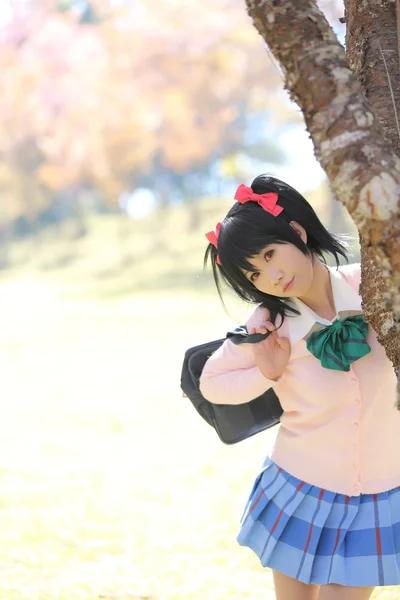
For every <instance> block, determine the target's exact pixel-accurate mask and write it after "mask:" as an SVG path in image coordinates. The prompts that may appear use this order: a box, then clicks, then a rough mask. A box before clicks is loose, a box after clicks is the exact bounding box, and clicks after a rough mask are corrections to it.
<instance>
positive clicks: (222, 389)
mask: <svg viewBox="0 0 400 600" xmlns="http://www.w3.org/2000/svg"><path fill="white" fill-rule="evenodd" d="M266 318H268V317H267V316H266V311H265V309H262V308H257V309H256V310H255V311H254V313H253V314H252V316H251V317H250V318H249V319H248V320H247V322H246V326H247V329H248V331H250V330H251V328H252V327H257V326H258V324H259V323H261V322H262V321H264V320H265V319H266ZM279 381H280V378H278V379H277V380H276V381H274V380H271V379H267V378H266V377H265V376H264V375H263V374H262V373H261V371H260V370H259V369H258V367H257V366H256V363H255V360H254V355H253V352H252V349H251V347H250V344H241V345H239V346H236V345H235V344H234V343H233V342H231V341H230V340H229V339H228V340H226V341H225V342H224V343H223V344H222V346H221V347H220V348H219V349H218V350H217V351H216V352H215V353H214V354H213V355H212V356H211V357H210V358H209V359H208V361H207V362H206V364H205V366H204V369H203V372H202V374H201V377H200V391H201V393H202V394H203V396H204V397H205V398H207V400H209V401H210V402H213V403H214V404H243V403H245V402H250V401H251V400H253V399H254V398H257V396H260V395H261V394H263V393H264V392H266V391H267V390H268V389H269V388H271V387H273V386H276V385H277V384H278V383H279Z"/></svg>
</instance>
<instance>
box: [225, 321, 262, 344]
mask: <svg viewBox="0 0 400 600" xmlns="http://www.w3.org/2000/svg"><path fill="white" fill-rule="evenodd" d="M271 333H272V331H267V333H249V332H248V331H247V327H246V325H239V326H238V327H236V328H235V329H232V330H231V331H228V333H227V334H226V338H227V339H229V340H231V342H233V343H234V344H236V345H237V346H238V345H239V344H257V343H258V342H262V340H266V339H267V337H268V336H269V335H271Z"/></svg>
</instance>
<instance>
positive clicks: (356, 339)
mask: <svg viewBox="0 0 400 600" xmlns="http://www.w3.org/2000/svg"><path fill="white" fill-rule="evenodd" d="M367 333H368V323H366V322H365V321H364V318H363V316H362V315H354V316H352V317H346V318H345V319H338V320H337V321H335V322H334V323H333V324H332V325H328V326H327V327H324V328H323V329H321V330H320V331H315V332H314V333H312V334H311V335H310V337H309V338H308V339H307V341H306V345H307V350H309V352H311V354H313V355H314V356H315V357H316V358H318V359H319V360H320V361H321V365H322V366H323V367H325V369H334V370H335V371H350V365H351V363H353V362H355V361H356V360H358V359H359V358H362V357H363V356H365V355H366V354H368V353H369V352H371V346H370V345H369V344H368V342H367V340H366V339H365V338H366V337H367Z"/></svg>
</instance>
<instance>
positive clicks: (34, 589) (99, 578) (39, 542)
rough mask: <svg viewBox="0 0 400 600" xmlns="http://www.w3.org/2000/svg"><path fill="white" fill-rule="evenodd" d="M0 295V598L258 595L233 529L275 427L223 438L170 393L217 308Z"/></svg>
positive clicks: (45, 290) (382, 594) (217, 599)
mask: <svg viewBox="0 0 400 600" xmlns="http://www.w3.org/2000/svg"><path fill="white" fill-rule="evenodd" d="M0 291H1V295H2V312H1V315H0V327H1V331H2V336H1V342H0V356H1V364H2V419H1V423H0V457H1V458H0V485H1V490H2V493H1V496H0V498H1V505H0V532H1V533H0V540H1V544H0V548H1V550H0V565H1V576H0V598H1V599H2V600H3V599H7V600H39V599H40V600H42V599H51V600H78V599H79V600H81V599H82V600H94V599H100V598H103V599H107V598H109V599H113V600H117V599H121V600H122V599H128V598H130V599H133V598H136V599H139V598H148V597H151V598H158V599H165V600H200V599H202V600H203V599H204V598H206V599H210V600H211V599H212V600H226V599H227V598H229V599H231V598H233V599H241V598H249V599H252V600H254V599H257V598H260V599H261V598H262V599H264V600H265V599H271V600H272V599H273V597H274V596H273V592H272V579H271V573H270V571H268V570H264V569H262V568H261V567H260V566H259V563H258V560H257V559H256V557H255V556H254V555H253V554H252V553H251V551H250V550H247V549H244V548H241V547H239V546H238V545H237V543H236V541H235V536H236V533H237V529H238V520H239V517H240V514H241V511H242V509H243V505H244V502H245V500H246V498H247V494H248V492H249V490H250V487H251V484H252V480H253V477H254V475H255V473H256V471H257V469H258V467H259V466H260V464H261V462H262V460H263V457H264V455H265V454H266V453H267V452H268V450H269V448H270V446H271V443H272V440H273V437H274V435H275V431H272V432H269V433H268V432H267V433H265V434H260V435H258V436H255V437H254V438H252V439H250V440H247V441H246V442H243V443H241V444H238V445H236V446H231V447H228V446H225V445H223V444H222V443H221V442H220V441H219V440H218V438H217V436H216V435H215V433H214V431H213V430H212V429H211V428H210V427H208V426H207V425H206V424H205V423H204V422H203V421H202V420H201V419H200V417H198V416H197V414H196V413H195V411H194V409H193V408H192V406H191V405H190V403H189V401H188V400H186V399H183V398H182V397H181V393H180V389H179V375H180V363H181V359H182V349H184V348H186V347H187V346H189V345H191V344H193V343H196V342H197V341H199V342H201V341H203V340H206V339H210V338H211V337H212V336H214V335H215V334H219V333H221V332H223V331H224V330H225V328H226V326H229V325H230V321H229V319H228V317H227V316H226V315H224V313H223V311H222V309H221V307H220V305H219V302H218V301H217V300H216V299H215V298H214V297H211V296H209V295H208V294H204V295H203V296H201V297H199V296H197V297H196V295H195V294H194V293H193V292H181V293H180V294H176V295H175V294H172V293H170V294H166V295H165V296H161V297H158V296H156V295H149V296H140V295H138V296H136V297H131V298H125V299H121V300H119V301H114V302H104V301H99V300H98V301H95V300H86V301H82V300H76V299H70V298H69V295H68V287H67V288H65V290H64V291H65V294H63V293H62V288H61V287H60V285H59V284H58V285H57V286H51V285H50V284H49V283H48V282H47V283H44V282H41V283H37V282H34V281H32V280H30V281H29V280H26V279H19V280H18V279H14V280H10V281H4V282H3V284H2V285H1V286H0ZM238 312H240V311H239V309H238ZM395 589H396V588H387V589H386V590H384V589H381V590H378V591H377V592H376V594H375V596H374V598H376V599H378V598H379V599H380V600H383V599H384V598H385V599H389V598H390V599H391V600H394V599H395V598H396V597H397V596H398V592H397V593H396V592H395V591H394V590H395Z"/></svg>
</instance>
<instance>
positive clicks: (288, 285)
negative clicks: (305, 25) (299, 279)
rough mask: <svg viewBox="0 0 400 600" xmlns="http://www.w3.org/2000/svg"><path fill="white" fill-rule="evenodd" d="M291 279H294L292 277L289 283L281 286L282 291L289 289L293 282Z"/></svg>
mask: <svg viewBox="0 0 400 600" xmlns="http://www.w3.org/2000/svg"><path fill="white" fill-rule="evenodd" d="M293 280H294V277H293V279H292V280H291V281H289V283H287V284H286V285H285V287H284V288H283V291H284V292H287V291H288V290H290V288H291V287H292V284H293Z"/></svg>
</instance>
